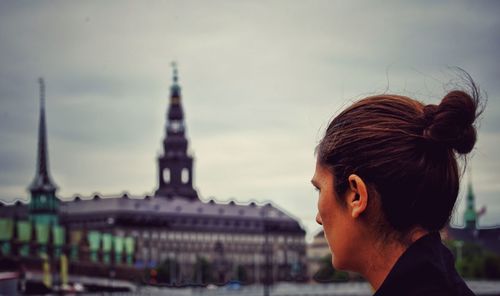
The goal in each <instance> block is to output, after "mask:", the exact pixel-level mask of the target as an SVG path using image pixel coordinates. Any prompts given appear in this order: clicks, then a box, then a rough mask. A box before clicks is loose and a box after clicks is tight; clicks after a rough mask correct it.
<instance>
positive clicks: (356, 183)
mask: <svg viewBox="0 0 500 296" xmlns="http://www.w3.org/2000/svg"><path fill="white" fill-rule="evenodd" d="M348 182H349V189H350V192H349V196H348V198H347V202H348V205H349V210H350V211H351V216H352V217H353V218H358V217H359V216H360V215H361V214H362V213H363V212H364V211H365V210H366V207H367V205H368V198H369V197H368V191H367V189H366V184H365V182H364V181H363V179H361V178H360V177H359V176H358V175H355V174H351V175H350V176H349V178H348Z"/></svg>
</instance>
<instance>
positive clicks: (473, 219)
mask: <svg viewBox="0 0 500 296" xmlns="http://www.w3.org/2000/svg"><path fill="white" fill-rule="evenodd" d="M475 199H476V198H475V197H474V192H473V191H472V181H471V178H470V172H469V184H468V185H467V197H466V208H465V213H464V221H465V228H466V229H476V227H477V213H476V201H475Z"/></svg>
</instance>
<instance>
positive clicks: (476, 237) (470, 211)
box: [442, 180, 500, 255]
mask: <svg viewBox="0 0 500 296" xmlns="http://www.w3.org/2000/svg"><path fill="white" fill-rule="evenodd" d="M478 218H479V217H478V211H477V210H476V198H475V195H474V191H473V189H472V182H471V181H470V180H469V183H468V186H467V196H466V208H465V212H464V223H465V226H464V227H463V228H458V227H454V226H452V225H449V226H448V227H447V228H445V229H444V230H443V232H442V234H443V235H442V237H443V239H452V240H457V241H462V242H473V243H477V244H479V245H481V246H482V247H484V248H485V249H487V250H489V251H491V252H495V253H497V254H499V255H500V226H492V227H487V228H486V227H480V226H479V223H478V222H479V221H478V220H479V219H478Z"/></svg>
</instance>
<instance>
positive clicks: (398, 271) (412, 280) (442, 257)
mask: <svg viewBox="0 0 500 296" xmlns="http://www.w3.org/2000/svg"><path fill="white" fill-rule="evenodd" d="M387 295H414V296H420V295H457V296H460V295H464V296H469V295H474V293H473V292H472V291H471V290H470V289H469V288H468V287H467V285H466V284H465V282H464V281H463V279H462V278H461V277H460V275H459V274H458V273H457V271H456V269H455V262H454V258H453V256H452V254H451V252H450V251H449V250H448V249H447V248H446V247H445V246H444V245H443V244H442V242H441V238H440V236H439V233H430V234H428V235H426V236H424V237H422V238H421V239H419V240H417V241H416V242H414V243H413V244H412V245H411V246H410V247H409V248H408V249H407V250H406V251H405V252H404V253H403V255H402V256H401V257H400V258H399V259H398V261H397V262H396V264H395V265H394V267H393V268H392V270H391V271H390V272H389V275H388V276H387V278H386V279H385V281H384V282H383V283H382V285H381V287H380V288H379V289H378V291H377V292H376V293H375V295H374V296H387Z"/></svg>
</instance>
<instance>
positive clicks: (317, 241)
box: [307, 230, 331, 279]
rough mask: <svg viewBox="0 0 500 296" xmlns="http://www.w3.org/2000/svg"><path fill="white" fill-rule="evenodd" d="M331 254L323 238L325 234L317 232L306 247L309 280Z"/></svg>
mask: <svg viewBox="0 0 500 296" xmlns="http://www.w3.org/2000/svg"><path fill="white" fill-rule="evenodd" d="M330 254H331V252H330V247H329V246H328V242H327V241H326V238H325V232H324V231H323V230H321V231H319V232H318V233H317V234H316V235H315V236H314V238H313V241H312V242H311V243H310V244H308V245H307V271H308V276H309V279H313V277H314V275H315V274H316V272H318V270H319V269H320V268H321V267H322V266H323V264H324V259H325V257H327V256H329V255H330Z"/></svg>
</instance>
